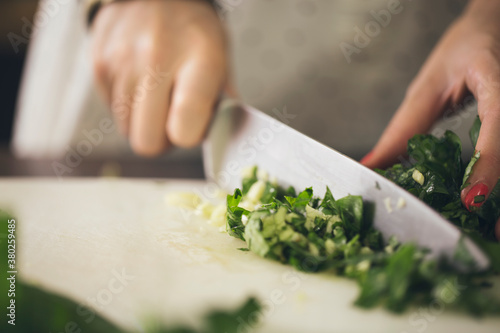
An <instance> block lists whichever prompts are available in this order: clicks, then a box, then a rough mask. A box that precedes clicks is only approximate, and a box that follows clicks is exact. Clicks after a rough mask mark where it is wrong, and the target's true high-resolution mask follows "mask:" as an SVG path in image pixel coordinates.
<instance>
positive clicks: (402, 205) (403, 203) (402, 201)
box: [396, 198, 406, 209]
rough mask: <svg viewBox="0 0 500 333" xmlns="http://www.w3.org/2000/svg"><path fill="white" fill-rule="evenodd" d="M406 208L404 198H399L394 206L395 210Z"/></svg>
mask: <svg viewBox="0 0 500 333" xmlns="http://www.w3.org/2000/svg"><path fill="white" fill-rule="evenodd" d="M404 207H406V200H405V199H404V198H399V199H398V203H397V204H396V209H401V208H404Z"/></svg>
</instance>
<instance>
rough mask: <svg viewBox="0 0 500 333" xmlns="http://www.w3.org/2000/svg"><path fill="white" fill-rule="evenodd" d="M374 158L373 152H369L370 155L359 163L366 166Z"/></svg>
mask: <svg viewBox="0 0 500 333" xmlns="http://www.w3.org/2000/svg"><path fill="white" fill-rule="evenodd" d="M372 156H373V151H371V152H369V153H368V154H366V155H365V157H363V158H362V159H361V161H359V163H361V164H365V163H366V162H368V161H369V160H370V159H371V158H372Z"/></svg>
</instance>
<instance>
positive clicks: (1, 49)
mask: <svg viewBox="0 0 500 333" xmlns="http://www.w3.org/2000/svg"><path fill="white" fill-rule="evenodd" d="M38 5H39V1H37V0H2V1H1V2H0V73H1V74H0V110H1V112H0V177H5V176H49V177H55V176H56V175H55V173H54V169H53V166H52V163H53V162H54V159H53V158H19V157H16V156H15V155H14V153H13V152H12V149H11V146H10V145H11V140H12V135H13V128H14V115H15V111H16V104H17V101H18V93H19V90H20V84H21V78H22V74H23V67H24V65H25V60H26V58H27V51H28V49H29V42H30V40H31V38H29V37H28V38H26V32H27V30H26V22H28V23H33V22H34V17H35V14H36V11H37V8H38ZM28 33H31V31H28ZM49 84H50V83H49ZM100 175H104V176H116V175H120V176H129V177H174V178H202V177H203V170H202V166H201V159H199V158H191V159H188V160H187V161H178V160H176V159H175V158H169V159H168V161H167V162H165V161H164V158H163V159H138V158H134V157H133V156H130V155H129V156H126V157H123V158H120V157H113V158H111V159H108V158H105V157H104V156H102V154H101V155H98V156H95V157H94V158H92V157H91V158H87V159H84V160H83V161H82V163H81V164H80V165H79V166H78V167H77V168H74V169H73V172H72V173H71V176H100Z"/></svg>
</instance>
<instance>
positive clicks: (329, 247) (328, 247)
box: [325, 238, 337, 254]
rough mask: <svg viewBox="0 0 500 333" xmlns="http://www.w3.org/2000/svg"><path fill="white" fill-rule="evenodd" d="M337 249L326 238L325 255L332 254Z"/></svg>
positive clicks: (329, 239)
mask: <svg viewBox="0 0 500 333" xmlns="http://www.w3.org/2000/svg"><path fill="white" fill-rule="evenodd" d="M336 248H337V245H336V244H335V243H334V242H333V241H332V240H331V238H328V239H327V240H326V242H325V249H326V253H328V254H333V253H334V252H335V250H336Z"/></svg>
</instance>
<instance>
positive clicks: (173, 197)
mask: <svg viewBox="0 0 500 333" xmlns="http://www.w3.org/2000/svg"><path fill="white" fill-rule="evenodd" d="M165 202H166V203H167V205H169V206H176V207H181V208H187V209H195V208H196V207H197V206H198V205H199V204H200V203H201V198H200V197H199V196H198V195H197V194H195V193H192V192H175V193H169V194H167V195H166V196H165Z"/></svg>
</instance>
